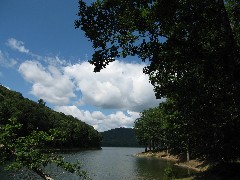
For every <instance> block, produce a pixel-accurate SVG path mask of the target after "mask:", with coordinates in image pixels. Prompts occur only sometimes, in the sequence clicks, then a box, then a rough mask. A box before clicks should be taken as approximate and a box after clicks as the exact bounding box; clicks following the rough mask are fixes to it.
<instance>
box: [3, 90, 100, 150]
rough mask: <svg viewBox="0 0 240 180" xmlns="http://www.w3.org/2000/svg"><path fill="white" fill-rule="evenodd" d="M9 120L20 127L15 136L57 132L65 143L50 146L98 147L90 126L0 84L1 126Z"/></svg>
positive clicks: (93, 131)
mask: <svg viewBox="0 0 240 180" xmlns="http://www.w3.org/2000/svg"><path fill="white" fill-rule="evenodd" d="M12 118H15V119H16V120H17V121H18V122H20V123H21V124H22V129H21V131H19V132H17V135H18V136H26V135H29V134H30V133H31V132H33V131H34V130H36V131H45V132H47V131H49V130H50V129H57V130H59V132H61V134H62V136H63V138H64V141H63V142H62V141H61V142H58V141H56V142H55V143H51V146H53V147H77V148H89V147H100V141H101V135H100V133H98V132H97V131H96V130H95V129H94V128H93V127H92V126H90V125H88V124H86V123H84V122H82V121H80V120H78V119H76V118H74V117H72V116H69V115H65V114H63V113H59V112H56V111H53V110H52V109H50V108H49V107H47V106H45V102H44V101H43V100H41V99H40V100H39V101H38V102H34V101H31V100H29V99H27V98H24V97H23V96H22V94H21V93H19V92H15V91H12V90H9V89H7V88H6V87H4V86H2V85H0V124H1V125H3V124H7V123H8V120H9V119H12Z"/></svg>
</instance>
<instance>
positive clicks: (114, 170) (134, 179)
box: [0, 147, 190, 180]
mask: <svg viewBox="0 0 240 180" xmlns="http://www.w3.org/2000/svg"><path fill="white" fill-rule="evenodd" d="M143 150H144V149H143V148H115V147H114V148H113V147H103V149H102V150H88V151H81V152H79V151H78V152H68V153H64V154H61V155H63V156H64V157H65V159H66V160H67V161H69V162H76V161H77V160H80V161H81V162H82V166H83V169H84V170H86V171H87V172H88V175H89V176H90V177H91V178H92V179H93V180H120V179H128V180H138V179H142V180H154V179H162V177H163V173H164V169H165V168H166V167H169V166H171V167H172V168H173V169H174V171H175V173H176V174H177V176H178V177H183V176H186V175H188V174H189V173H190V172H189V170H187V169H184V168H179V167H176V166H173V164H172V163H170V162H167V161H164V160H159V159H156V158H146V157H135V156H133V154H136V153H139V152H142V151H143ZM47 171H48V172H50V173H52V174H54V179H56V180H77V179H79V178H78V177H77V176H75V175H73V174H70V173H66V172H63V171H62V170H61V169H59V168H56V167H54V166H49V167H47ZM0 179H6V180H10V179H34V180H35V179H39V178H38V177H37V176H33V175H32V174H29V173H28V172H27V171H26V170H23V171H22V173H18V174H17V175H16V174H15V175H13V173H9V172H8V173H7V172H4V173H3V172H1V173H0Z"/></svg>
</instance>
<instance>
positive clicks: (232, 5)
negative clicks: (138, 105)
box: [75, 0, 240, 161]
mask: <svg viewBox="0 0 240 180" xmlns="http://www.w3.org/2000/svg"><path fill="white" fill-rule="evenodd" d="M239 9H240V3H239V1H237V0H226V1H224V0H202V1H199V0H150V1H142V0H141V1H140V0H134V1H132V0H103V1H100V0H98V1H96V2H95V3H93V4H92V5H90V6H87V5H86V3H85V2H84V1H82V0H80V1H79V13H78V15H79V20H76V21H75V28H81V29H82V30H83V31H85V35H86V36H87V37H88V38H89V39H90V40H91V41H92V43H93V48H94V49H95V53H94V54H93V57H92V60H90V63H92V64H93V65H95V69H94V71H95V72H97V71H100V70H101V69H102V68H105V67H106V66H107V65H108V64H109V63H110V62H112V61H114V59H115V58H119V57H126V56H128V55H130V56H134V55H137V56H138V57H139V58H141V59H142V60H143V61H146V60H149V61H150V64H149V65H148V66H147V67H145V69H144V72H145V73H146V74H148V75H149V78H150V81H151V83H152V84H153V86H154V91H155V93H156V97H157V98H160V97H165V98H170V99H172V100H173V101H174V103H175V105H174V110H175V111H176V112H178V114H179V117H178V119H175V121H178V122H179V123H180V124H184V126H180V127H179V128H180V129H181V128H183V129H182V130H181V131H179V132H184V133H183V134H191V139H193V140H194V141H193V142H192V144H193V145H192V150H193V151H194V152H195V155H196V156H199V157H206V158H209V159H213V160H216V161H229V160H232V159H235V158H236V157H238V158H239V156H240V154H239V151H238V149H239V148H240V142H239V130H240V129H239V128H240V127H239V124H240V116H239V115H240V111H239V103H240V91H239V89H240V48H239V46H240V43H239V42H240V38H239V37H240V25H239V22H240V21H239V19H240V13H239ZM186 127H187V128H186ZM185 131H188V132H185ZM189 131H190V132H191V131H193V132H191V133H190V132H189ZM230 139H231V141H230V142H229V140H230ZM196 141H198V142H199V143H197V142H196ZM200 144H201V145H200ZM199 146H200V147H199ZM202 146H203V147H202Z"/></svg>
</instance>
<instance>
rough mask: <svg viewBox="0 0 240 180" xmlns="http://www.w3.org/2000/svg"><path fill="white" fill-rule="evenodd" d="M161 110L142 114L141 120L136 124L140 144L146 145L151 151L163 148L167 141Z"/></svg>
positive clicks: (153, 109) (154, 109) (137, 120)
mask: <svg viewBox="0 0 240 180" xmlns="http://www.w3.org/2000/svg"><path fill="white" fill-rule="evenodd" d="M162 117H163V116H162V114H161V110H160V109H159V108H158V107H157V108H150V109H147V110H144V111H143V112H142V113H141V114H140V118H138V119H136V120H135V122H134V129H135V131H136V137H137V139H138V141H139V143H140V144H143V145H146V149H147V147H148V148H149V150H150V151H151V150H155V149H157V148H163V147H164V143H165V141H166V138H165V132H164V120H163V119H162Z"/></svg>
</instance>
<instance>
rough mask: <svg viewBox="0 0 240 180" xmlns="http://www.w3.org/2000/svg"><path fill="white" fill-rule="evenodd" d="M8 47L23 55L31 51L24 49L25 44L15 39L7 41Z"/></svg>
mask: <svg viewBox="0 0 240 180" xmlns="http://www.w3.org/2000/svg"><path fill="white" fill-rule="evenodd" d="M7 45H8V46H9V47H11V48H12V49H15V50H17V51H19V52H21V53H26V54H28V53H29V50H28V49H26V48H25V47H24V42H22V41H18V40H16V39H14V38H10V39H8V40H7Z"/></svg>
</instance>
